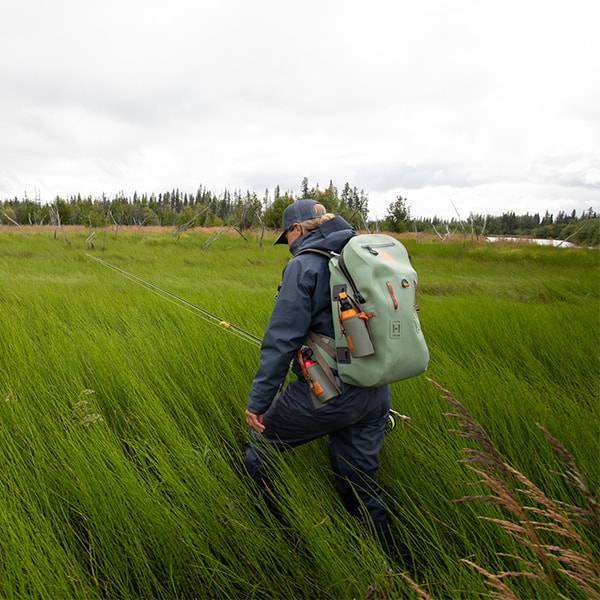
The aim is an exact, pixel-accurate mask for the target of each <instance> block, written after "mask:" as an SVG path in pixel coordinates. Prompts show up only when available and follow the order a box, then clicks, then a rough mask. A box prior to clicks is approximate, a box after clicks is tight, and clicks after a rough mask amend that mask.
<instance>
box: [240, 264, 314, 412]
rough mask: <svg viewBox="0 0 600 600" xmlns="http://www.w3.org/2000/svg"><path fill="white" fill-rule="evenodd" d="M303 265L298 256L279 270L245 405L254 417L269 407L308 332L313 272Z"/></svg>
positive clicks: (310, 315) (310, 316)
mask: <svg viewBox="0 0 600 600" xmlns="http://www.w3.org/2000/svg"><path fill="white" fill-rule="evenodd" d="M304 262H305V261H303V260H302V258H301V257H298V258H296V259H294V260H291V261H290V262H289V263H288V264H287V265H286V267H285V269H284V270H283V276H282V281H281V287H280V289H279V294H278V296H277V299H276V301H275V305H274V307H273V312H272V313H271V316H270V318H269V322H268V324H267V329H266V331H265V335H264V337H263V342H262V345H261V350H260V365H259V367H258V370H257V372H256V375H255V376H254V379H253V381H252V386H251V388H250V393H249V395H248V401H247V405H246V407H247V409H248V410H249V411H250V412H252V413H254V414H257V415H261V414H263V413H265V412H266V411H267V409H268V408H269V406H270V405H271V402H272V401H273V399H274V397H275V395H276V394H277V392H278V390H279V387H280V385H281V384H282V383H283V381H284V380H285V378H286V376H287V372H288V369H289V366H290V362H291V361H292V359H293V358H294V357H295V355H296V351H297V350H298V348H300V346H301V345H302V342H303V341H304V339H305V338H306V336H307V334H308V331H309V329H310V324H311V318H312V302H313V300H312V298H313V292H314V288H315V281H316V273H315V272H314V271H311V270H309V269H306V268H305V266H304V264H303V263H304Z"/></svg>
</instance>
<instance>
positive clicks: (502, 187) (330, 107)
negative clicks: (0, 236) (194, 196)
mask: <svg viewBox="0 0 600 600" xmlns="http://www.w3.org/2000/svg"><path fill="white" fill-rule="evenodd" d="M599 22H600V4H598V2H597V1H596V0H587V1H585V0H545V1H540V0H505V1H504V2H499V1H496V2H491V1H488V0H478V1H475V0H419V1H415V2H407V1H406V0H369V1H365V0H361V1H356V0H303V1H302V2H297V1H296V2H289V1H286V0H210V1H209V0H168V1H167V0H165V1H160V2H159V1H156V0H144V1H142V0H102V1H99V0H51V1H50V0H48V1H46V0H0V29H1V34H0V56H1V57H2V58H1V59H0V81H1V91H0V200H3V199H7V198H14V197H15V196H16V197H18V198H20V199H21V198H23V197H24V195H25V194H27V196H28V197H29V198H35V197H36V195H38V194H39V197H40V199H41V200H42V201H44V202H49V201H52V200H53V199H54V197H55V196H56V195H60V196H61V197H66V196H69V195H71V194H77V193H81V194H82V195H85V196H87V195H92V196H93V197H96V196H98V195H100V194H101V193H102V192H104V193H106V194H107V195H108V196H109V197H111V196H113V195H114V194H116V193H117V192H119V191H124V192H125V193H126V194H127V195H130V194H133V192H134V191H137V192H138V193H141V192H147V193H151V192H155V193H158V192H162V191H166V190H171V189H173V188H175V187H178V188H179V189H180V190H181V191H186V192H195V191H196V190H197V189H198V187H199V186H203V187H205V188H208V189H209V190H211V191H213V192H214V193H216V194H221V193H222V192H223V190H224V189H226V188H227V189H229V190H230V191H233V190H236V189H241V190H242V191H244V192H245V191H246V190H250V191H255V192H257V194H258V195H259V196H260V197H262V196H263V195H264V192H265V189H266V188H268V189H269V190H270V192H271V197H272V193H273V189H274V187H275V186H276V185H279V186H280V188H281V190H282V191H288V190H289V191H291V192H293V193H294V194H298V193H300V187H301V186H300V184H301V181H302V178H303V177H308V179H309V183H310V185H311V186H316V185H317V184H319V186H320V187H321V189H323V188H325V187H327V186H328V184H329V181H330V180H333V183H334V185H336V186H337V187H338V189H339V190H340V191H341V189H342V188H343V185H344V184H345V183H346V182H348V183H350V185H351V186H352V187H357V188H358V189H359V190H361V189H362V190H364V191H365V193H367V194H368V196H369V206H370V209H371V212H370V216H371V217H372V218H374V217H382V216H384V215H385V212H386V208H387V206H388V205H389V204H390V203H391V202H393V201H394V199H395V198H396V197H397V196H398V195H402V196H403V197H406V198H407V199H408V204H409V206H410V208H411V213H412V215H413V216H434V215H437V216H440V217H455V216H456V215H457V213H458V214H459V215H460V216H461V217H462V218H466V217H467V216H468V214H469V213H470V212H473V213H482V214H486V213H487V214H492V215H500V214H502V213H503V212H506V211H509V210H514V211H515V212H517V214H524V213H526V212H529V213H530V214H531V213H535V212H540V213H541V214H543V213H544V212H545V211H546V210H549V211H550V212H551V213H554V214H556V213H557V212H558V211H560V210H564V211H566V212H571V211H572V210H573V209H575V210H576V211H577V213H578V214H580V213H581V212H582V211H584V210H586V209H587V208H589V207H592V208H593V209H594V210H595V211H597V212H600V59H599V57H600V35H599V33H598V23H599Z"/></svg>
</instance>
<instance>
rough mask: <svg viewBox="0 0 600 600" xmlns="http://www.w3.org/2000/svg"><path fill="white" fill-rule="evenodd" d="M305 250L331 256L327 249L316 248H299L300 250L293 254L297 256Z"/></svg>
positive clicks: (327, 256)
mask: <svg viewBox="0 0 600 600" xmlns="http://www.w3.org/2000/svg"><path fill="white" fill-rule="evenodd" d="M306 252H314V253H315V254H320V255H321V256H325V257H326V258H331V256H332V254H331V252H328V251H327V250H319V249H318V248H304V250H300V252H297V253H296V254H294V256H299V255H300V254H304V253H306Z"/></svg>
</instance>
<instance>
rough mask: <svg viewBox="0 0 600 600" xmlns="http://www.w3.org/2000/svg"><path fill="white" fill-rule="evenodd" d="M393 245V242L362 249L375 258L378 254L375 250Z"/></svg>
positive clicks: (371, 245) (369, 245)
mask: <svg viewBox="0 0 600 600" xmlns="http://www.w3.org/2000/svg"><path fill="white" fill-rule="evenodd" d="M394 245H395V244H394V243H393V242H386V243H383V244H368V245H367V246H363V248H366V249H367V250H368V251H369V252H370V253H371V254H373V255H374V256H377V255H378V254H379V252H377V250H376V248H389V247H390V246H394Z"/></svg>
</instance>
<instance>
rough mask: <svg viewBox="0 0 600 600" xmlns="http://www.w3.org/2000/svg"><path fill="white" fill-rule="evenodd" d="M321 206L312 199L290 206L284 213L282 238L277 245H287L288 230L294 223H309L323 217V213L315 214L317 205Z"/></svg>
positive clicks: (276, 241) (279, 238)
mask: <svg viewBox="0 0 600 600" xmlns="http://www.w3.org/2000/svg"><path fill="white" fill-rule="evenodd" d="M317 204H319V203H318V202H317V201H316V200H311V199H310V198H304V199H303V200H296V202H294V203H293V204H290V205H289V206H288V207H287V208H286V209H285V210H284V211H283V219H282V223H281V227H282V229H283V231H282V232H281V234H280V236H279V237H278V238H277V239H276V240H275V243H276V244H287V239H286V236H287V230H288V229H289V228H290V227H291V226H292V225H293V224H294V223H302V221H308V220H309V219H314V218H315V217H322V216H323V213H316V212H315V205H317Z"/></svg>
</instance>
